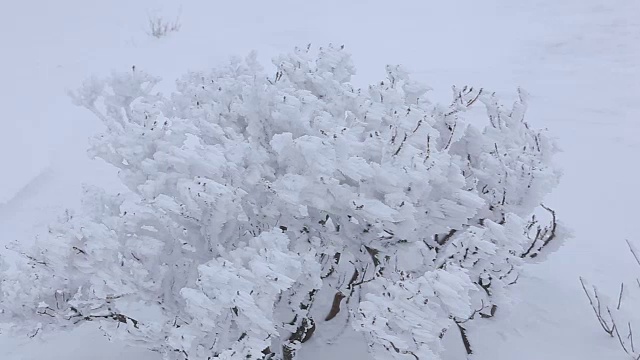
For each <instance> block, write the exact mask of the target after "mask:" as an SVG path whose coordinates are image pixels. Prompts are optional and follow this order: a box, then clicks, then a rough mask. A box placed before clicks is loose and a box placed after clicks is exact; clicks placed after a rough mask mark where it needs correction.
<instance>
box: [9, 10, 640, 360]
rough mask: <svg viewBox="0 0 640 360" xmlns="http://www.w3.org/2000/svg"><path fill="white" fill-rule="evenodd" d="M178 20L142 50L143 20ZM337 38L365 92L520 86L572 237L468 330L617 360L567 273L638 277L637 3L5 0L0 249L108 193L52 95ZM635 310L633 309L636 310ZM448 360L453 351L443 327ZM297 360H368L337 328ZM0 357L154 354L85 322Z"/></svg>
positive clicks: (104, 169)
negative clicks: (556, 167)
mask: <svg viewBox="0 0 640 360" xmlns="http://www.w3.org/2000/svg"><path fill="white" fill-rule="evenodd" d="M150 16H162V17H164V18H166V19H168V20H174V19H176V18H177V17H179V21H180V23H181V24H182V27H181V29H180V30H179V31H178V32H176V33H172V34H170V35H169V36H167V37H165V38H161V39H156V38H154V37H151V36H149V34H148V33H147V31H148V24H147V21H148V18H149V17H150ZM330 42H333V43H336V44H345V46H346V47H347V48H348V49H349V51H350V52H352V54H353V58H354V62H355V63H356V65H357V68H358V76H357V79H356V82H357V83H358V84H359V85H364V84H367V83H369V82H373V81H376V80H378V79H379V78H381V77H382V76H383V75H384V65H385V64H388V63H391V64H396V63H401V64H403V65H405V66H406V67H407V68H408V69H410V70H411V71H412V72H413V74H414V75H415V77H416V78H417V79H418V80H421V81H423V82H425V83H427V84H429V85H430V86H431V87H433V88H434V89H435V95H436V97H441V98H443V99H446V98H447V97H448V96H449V89H450V86H451V85H453V84H455V85H465V84H469V85H474V86H482V87H485V88H487V89H491V90H495V91H496V92H498V93H499V94H501V95H503V96H504V97H506V98H508V97H509V96H512V95H513V94H514V93H515V89H516V87H518V86H521V87H523V88H524V89H526V90H527V91H528V92H529V93H531V100H530V108H529V113H528V119H529V121H530V122H531V123H533V124H535V126H544V127H548V128H549V129H550V130H551V131H552V133H553V134H555V135H556V136H557V138H558V142H559V144H560V146H561V147H562V148H563V150H564V152H563V153H562V154H560V156H559V157H558V162H559V163H560V165H561V166H562V167H563V168H564V176H563V178H562V181H561V185H560V186H559V187H558V188H557V189H556V190H555V191H554V192H553V194H552V195H551V196H550V197H549V199H548V202H547V205H548V206H551V207H552V208H554V209H555V210H556V211H557V213H558V215H559V217H560V220H561V221H562V222H563V223H564V224H565V225H567V226H569V227H570V228H571V229H572V230H573V234H574V237H573V238H572V239H569V240H567V241H566V242H565V243H564V245H563V246H562V247H561V248H559V249H558V250H557V251H556V252H555V253H553V254H552V255H550V256H549V257H548V258H547V259H545V260H546V261H543V262H540V263H539V264H533V265H530V266H529V267H528V271H527V272H526V276H523V277H521V278H520V280H519V282H518V284H517V285H515V286H513V288H512V289H511V291H512V294H513V295H514V297H515V298H516V301H515V302H514V304H513V306H512V308H510V309H501V311H498V313H497V316H496V317H494V318H492V319H489V320H478V321H476V322H474V323H473V325H471V326H470V328H469V337H470V340H471V342H472V346H473V350H474V354H473V355H472V356H471V358H472V359H479V360H488V359H492V360H512V359H520V360H538V359H562V360H569V359H580V360H600V359H611V360H616V359H626V358H627V357H626V355H625V354H624V353H623V352H622V350H621V349H620V347H619V344H618V343H617V341H616V340H615V339H613V338H609V337H608V336H606V334H605V333H604V332H603V331H602V330H601V329H600V327H599V325H598V323H597V321H596V319H595V317H594V316H593V314H592V312H591V309H590V307H589V304H588V302H587V299H586V298H585V296H584V294H583V292H582V288H581V287H580V283H579V281H578V277H579V276H584V277H586V278H588V279H589V280H590V281H591V282H593V283H595V284H598V285H599V287H600V288H601V289H602V290H603V291H606V292H608V293H610V294H614V295H615V294H616V291H617V288H618V287H619V286H620V281H622V280H629V279H634V278H635V276H634V274H638V270H640V268H638V267H637V265H636V264H635V262H634V260H633V258H632V257H631V256H629V254H628V251H627V249H626V244H625V239H629V240H630V241H632V242H637V243H639V244H640V238H638V237H637V235H636V233H637V231H634V230H635V229H636V228H637V216H638V209H637V204H640V190H638V176H639V175H640V171H638V169H637V166H638V165H639V164H640V160H638V157H639V156H640V122H639V121H638V120H639V119H640V90H639V89H638V88H639V87H640V2H639V1H637V0H563V1H557V0H555V1H554V0H528V1H505V0H484V1H474V0H459V1H418V0H413V1H402V0H400V1H394V2H391V1H379V0H371V1H364V0H353V1H338V0H324V1H309V2H300V1H285V0H276V1H246V0H238V1H228V2H220V1H203V0H191V1H184V2H182V3H180V2H178V1H158V0H138V1H124V0H111V1H103V2H89V1H82V0H58V1H46V0H23V1H5V2H4V3H3V6H2V10H1V12H0V46H1V51H0V54H1V55H0V107H1V111H2V119H1V120H0V125H1V126H0V165H1V166H2V170H3V171H2V172H1V173H0V243H2V244H7V243H9V242H12V241H18V242H28V241H30V239H33V238H34V237H35V236H37V234H38V233H40V232H42V231H44V230H45V228H46V225H47V224H48V223H49V222H51V221H53V220H54V219H55V218H56V216H57V215H58V214H60V213H61V212H63V211H64V209H65V208H67V207H74V206H77V204H78V202H79V197H80V186H81V184H82V183H92V184H98V185H101V186H103V187H106V188H108V189H114V185H113V184H114V183H117V182H116V179H117V178H116V175H115V172H114V170H113V169H111V168H109V167H108V166H106V165H104V164H102V163H100V162H99V161H92V160H90V159H88V158H87V156H86V152H85V149H86V148H87V140H86V139H87V137H88V136H90V135H91V134H93V133H95V132H96V131H98V130H99V129H100V126H101V125H100V124H99V123H98V120H97V119H94V118H93V117H92V115H91V114H89V113H88V112H87V111H85V110H83V109H80V108H76V107H75V106H74V105H73V104H72V103H71V101H70V99H69V98H68V96H67V95H66V90H67V89H72V88H75V87H77V86H78V85H79V84H80V83H81V81H82V80H83V79H85V78H87V77H89V76H91V75H103V74H106V73H109V72H110V71H112V70H125V69H128V68H131V66H134V65H135V66H136V67H137V68H140V69H144V70H146V71H147V72H149V73H151V74H154V75H159V76H162V77H163V79H165V83H164V84H163V86H167V87H170V86H171V84H172V81H173V79H174V78H176V77H177V76H178V75H180V74H181V73H183V72H185V71H187V70H189V69H204V68H208V67H212V66H215V65H217V64H219V63H220V62H222V61H224V60H226V58H228V57H229V56H231V55H241V56H244V55H246V54H247V53H248V52H249V51H251V50H257V51H258V54H259V59H260V60H261V61H263V62H264V63H265V64H266V63H268V61H269V60H270V58H271V56H273V55H275V54H278V53H281V52H287V51H289V50H291V49H292V48H293V47H294V46H296V45H306V44H307V43H313V44H316V45H323V44H328V43H330ZM636 315H639V316H640V308H639V309H638V314H636ZM447 343H448V347H449V348H448V351H447V354H446V358H447V359H448V360H461V359H465V358H467V356H466V354H465V353H464V350H463V348H462V345H461V343H460V337H459V336H458V335H457V333H456V332H455V331H453V330H452V331H450V333H449V335H448V339H447ZM316 345H317V344H313V343H310V346H309V347H308V348H307V349H305V350H304V351H302V353H301V357H302V358H303V359H305V360H314V359H363V360H364V359H368V357H367V356H366V355H363V346H364V345H363V344H362V343H359V342H358V339H357V336H355V335H353V336H351V335H347V336H345V337H343V338H342V340H341V341H340V343H338V344H336V345H335V346H333V347H331V348H329V349H327V348H326V347H325V348H323V350H322V352H318V351H316V349H317V348H316V347H315V346H316ZM0 359H3V360H4V359H8V360H36V359H37V360H43V359H52V360H55V359H66V360H83V359H96V360H107V359H119V360H134V359H136V360H137V359H140V360H145V359H149V360H152V359H158V357H157V355H156V354H153V353H149V352H145V351H144V350H140V349H132V348H125V347H123V346H121V345H119V344H117V343H110V342H108V340H107V339H106V338H104V337H102V336H101V335H100V333H99V331H98V330H96V329H95V328H92V327H91V326H85V327H83V328H81V329H78V330H75V331H73V332H71V333H63V334H48V335H45V336H44V337H43V338H42V339H37V340H31V339H28V338H26V337H24V338H9V337H7V336H5V335H0Z"/></svg>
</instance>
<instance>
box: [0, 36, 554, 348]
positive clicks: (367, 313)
mask: <svg viewBox="0 0 640 360" xmlns="http://www.w3.org/2000/svg"><path fill="white" fill-rule="evenodd" d="M274 63H275V65H276V67H277V71H276V73H275V76H267V75H266V74H265V72H264V70H263V69H262V68H261V66H260V65H259V64H258V62H257V60H256V57H255V55H251V56H249V57H248V58H247V59H246V60H243V61H241V60H234V61H232V62H231V63H230V65H228V66H226V67H225V68H222V69H219V70H213V71H211V72H201V73H189V74H188V75H186V76H185V77H183V78H182V79H180V80H179V81H178V82H177V88H176V91H175V92H173V93H172V94H171V95H170V96H168V97H167V96H163V95H161V94H156V93H154V92H153V88H154V85H156V84H157V83H158V81H159V79H158V78H156V77H153V76H150V75H148V74H145V73H143V72H141V71H139V70H136V69H133V71H130V72H127V73H123V74H115V75H113V76H111V77H110V78H108V79H104V80H91V81H88V82H87V83H86V84H85V85H84V86H83V87H82V88H81V89H80V90H79V91H77V92H75V93H73V94H72V96H73V99H74V101H75V102H76V103H77V104H78V105H80V106H83V107H86V108H87V109H89V110H90V111H91V112H93V113H94V114H95V116H97V117H98V118H99V119H100V120H101V121H102V122H103V123H104V125H105V126H106V130H105V131H104V133H102V134H100V135H98V136H97V137H95V138H94V139H93V142H92V147H91V153H92V154H93V155H94V156H96V157H98V158H101V159H103V160H105V161H106V162H108V163H110V164H112V165H113V166H115V167H117V168H118V169H119V174H120V178H121V180H122V182H123V184H124V185H125V186H126V187H127V188H128V189H129V190H130V192H127V193H122V194H117V195H111V194H107V193H105V192H104V191H102V190H100V189H94V188H87V189H86V195H85V197H84V204H83V210H82V212H81V213H80V214H78V215H73V214H71V213H67V214H66V215H65V216H64V217H63V219H61V221H60V223H58V224H55V225H53V226H52V227H51V230H50V236H48V237H42V238H40V240H38V242H37V243H36V246H35V248H33V249H28V250H26V249H22V250H20V251H21V252H22V253H23V254H24V255H25V261H24V263H18V264H16V266H18V269H17V271H15V270H16V269H14V271H7V272H6V273H5V276H4V279H3V280H2V299H1V302H0V304H1V306H2V310H3V313H2V316H3V319H4V321H5V322H12V323H14V324H16V325H20V328H22V329H25V328H26V329H28V331H30V334H35V333H37V332H40V331H44V330H47V329H59V328H64V327H72V326H75V325H77V324H79V323H82V322H88V321H100V322H101V327H102V328H103V329H104V330H105V331H106V332H107V333H108V334H109V335H110V336H119V337H122V338H124V339H125V340H128V341H130V342H132V343H135V344H138V345H141V346H145V347H147V348H149V349H152V350H155V351H158V352H161V353H162V354H163V355H164V356H165V358H166V359H189V360H205V359H245V358H251V359H286V360H288V359H293V358H295V355H296V351H297V350H298V349H299V348H300V347H301V346H303V344H304V343H305V342H306V341H308V340H309V339H311V338H314V339H315V340H317V341H326V342H330V341H332V340H333V339H335V338H336V337H338V336H340V334H341V332H343V331H344V330H345V329H346V328H347V327H348V326H353V327H354V328H355V329H356V330H358V331H361V332H362V333H363V335H364V337H365V338H366V340H367V342H368V344H369V347H370V352H371V354H372V355H373V356H375V357H376V358H379V359H389V358H397V359H407V358H415V359H436V358H438V353H439V352H440V351H441V345H440V342H441V339H442V337H443V335H444V333H445V331H446V330H447V329H449V328H450V327H452V326H454V327H457V328H458V329H459V330H460V332H461V334H462V337H463V340H464V343H465V346H466V347H467V351H468V352H471V345H470V344H469V340H468V338H467V336H466V335H465V332H464V327H463V324H464V323H465V322H466V321H468V320H470V319H472V318H474V317H476V315H477V316H481V317H490V316H492V315H493V313H494V312H495V311H496V309H497V307H498V306H499V305H500V304H501V303H503V302H504V301H506V300H507V299H508V297H507V296H505V292H504V289H505V287H506V286H508V285H509V284H512V283H514V282H515V281H516V280H517V277H518V274H519V272H520V269H521V267H522V264H523V261H524V260H526V259H527V258H530V257H535V256H537V255H538V254H539V252H540V250H541V249H543V248H544V247H545V246H546V245H547V244H549V243H550V242H551V241H554V242H555V241H559V239H556V238H559V237H561V236H559V235H558V234H559V231H558V230H557V223H556V221H555V213H553V212H552V211H551V210H549V211H550V213H551V214H552V215H553V219H552V225H551V226H550V227H546V228H545V227H542V226H539V225H538V224H537V220H536V218H535V216H533V214H534V213H535V212H536V209H537V208H538V207H539V206H540V204H541V201H542V198H543V196H544V195H546V194H547V193H548V192H549V191H550V190H551V189H552V188H553V187H554V186H555V185H556V183H557V181H558V178H559V172H558V171H557V170H556V169H555V168H554V167H553V165H552V163H551V160H552V156H553V154H554V153H555V152H556V148H555V146H554V144H553V142H552V141H551V140H550V139H549V138H548V137H547V136H546V135H545V132H544V131H539V130H536V129H534V128H532V127H530V126H529V125H528V123H527V122H526V121H525V120H524V115H525V110H526V104H527V102H526V101H527V96H526V94H525V93H524V92H523V91H519V93H518V95H519V96H518V99H517V101H516V102H515V104H514V105H513V106H512V107H509V108H507V107H504V106H502V105H500V104H499V103H498V101H497V99H496V97H495V96H494V94H492V93H490V92H487V91H484V90H482V89H473V88H466V87H465V88H455V87H454V88H453V101H452V102H451V104H448V105H439V104H432V103H431V102H430V101H429V100H428V99H427V97H426V93H427V92H428V91H429V90H430V89H429V88H428V87H426V86H423V85H421V84H419V83H416V82H415V81H413V80H411V79H410V78H409V76H408V74H407V72H406V71H405V70H403V68H402V67H400V66H388V67H387V69H386V72H387V76H386V79H384V80H383V81H380V82H378V83H376V84H374V85H371V86H369V87H368V88H366V89H358V88H356V87H354V86H353V85H352V84H351V83H350V79H351V76H352V75H353V74H354V66H353V64H352V62H351V58H350V56H349V54H348V53H347V52H346V51H344V50H343V49H342V48H337V47H333V46H329V47H328V48H325V49H320V50H319V51H313V50H310V49H309V48H306V49H296V50H295V51H294V52H293V53H292V54H289V55H285V56H281V57H278V58H276V59H275V60H274ZM480 104H481V105H480ZM474 108H475V109H477V111H470V109H474ZM482 108H484V109H485V110H486V112H483V111H481V109H482ZM21 266H22V268H20V267H21Z"/></svg>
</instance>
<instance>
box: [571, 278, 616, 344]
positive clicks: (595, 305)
mask: <svg viewBox="0 0 640 360" xmlns="http://www.w3.org/2000/svg"><path fill="white" fill-rule="evenodd" d="M580 284H582V290H584V293H585V295H587V298H588V299H589V304H590V305H591V308H592V309H593V312H594V313H595V314H596V318H597V319H598V323H600V326H602V329H603V330H604V331H605V332H606V333H607V334H609V336H611V337H613V333H614V331H616V325H615V322H614V320H613V317H611V313H610V312H609V318H610V319H611V324H608V323H607V320H605V318H604V316H603V314H602V308H601V304H600V297H599V296H598V289H597V288H596V287H595V286H594V287H593V295H591V293H590V292H589V290H587V286H586V285H585V283H584V279H583V278H582V277H580Z"/></svg>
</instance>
